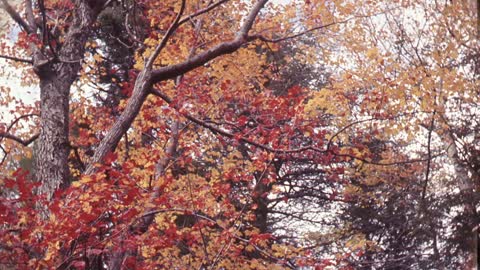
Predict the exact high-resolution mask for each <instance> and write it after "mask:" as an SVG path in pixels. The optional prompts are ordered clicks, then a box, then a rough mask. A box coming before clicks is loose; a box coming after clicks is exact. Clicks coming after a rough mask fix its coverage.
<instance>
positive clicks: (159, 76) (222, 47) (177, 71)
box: [152, 0, 268, 84]
mask: <svg viewBox="0 0 480 270" xmlns="http://www.w3.org/2000/svg"><path fill="white" fill-rule="evenodd" d="M267 1H268V0H260V1H258V2H257V3H256V4H255V6H254V7H253V8H252V10H251V11H250V13H249V14H248V16H247V17H246V18H245V21H244V23H243V25H242V26H241V28H240V30H239V31H238V32H237V35H236V37H235V38H234V39H233V40H231V41H226V42H223V43H221V44H219V45H217V46H215V47H213V48H210V49H208V50H206V51H203V52H201V53H200V54H198V55H195V56H193V57H191V58H189V59H188V60H185V61H184V62H182V63H179V64H176V65H171V66H167V67H163V68H160V69H156V70H154V71H153V72H152V83H153V84H154V83H157V82H160V81H164V80H167V79H170V78H174V77H177V76H179V75H182V74H184V73H187V72H189V71H191V70H193V69H195V68H197V67H200V66H202V65H204V64H205V63H207V62H209V61H210V60H212V59H215V58H217V57H219V56H221V55H224V54H229V53H233V52H235V51H236V50H238V49H239V48H240V47H241V46H242V45H244V44H245V43H247V42H248V41H249V39H248V36H247V35H248V31H249V30H250V29H251V28H252V26H253V22H254V21H255V18H256V17H257V16H258V13H259V12H260V10H261V9H262V8H263V6H264V5H265V4H266V3H267Z"/></svg>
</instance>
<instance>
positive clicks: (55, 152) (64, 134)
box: [33, 0, 104, 199]
mask: <svg viewBox="0 0 480 270" xmlns="http://www.w3.org/2000/svg"><path fill="white" fill-rule="evenodd" d="M103 2H104V1H96V2H92V3H90V2H89V1H80V0H79V1H75V8H76V11H75V12H74V14H75V15H74V18H73V21H72V22H71V25H70V27H69V30H68V33H67V34H66V36H65V42H64V43H63V46H62V48H61V50H60V51H59V52H57V55H45V54H47V51H46V52H42V51H40V50H35V51H34V57H33V61H34V70H35V72H36V74H37V75H38V77H39V79H40V104H41V105H40V106H41V108H40V111H41V113H40V115H41V117H40V137H39V139H38V142H37V148H36V153H35V156H36V160H35V175H34V177H35V179H36V180H37V181H40V182H41V183H42V184H41V186H40V188H39V192H40V193H41V194H45V195H46V196H47V198H48V199H50V198H51V197H52V195H53V193H54V192H55V190H57V189H58V188H59V187H61V186H68V185H69V174H70V173H69V167H68V155H69V152H70V147H69V140H68V134H69V132H68V124H69V99H70V97H69V96H70V87H71V86H72V84H73V82H74V81H75V80H76V79H77V76H78V73H79V71H80V69H81V59H82V57H83V55H84V52H85V43H86V41H87V39H88V38H89V35H90V30H91V27H92V24H93V23H94V22H95V20H96V17H97V15H98V13H99V12H100V8H101V7H102V5H103Z"/></svg>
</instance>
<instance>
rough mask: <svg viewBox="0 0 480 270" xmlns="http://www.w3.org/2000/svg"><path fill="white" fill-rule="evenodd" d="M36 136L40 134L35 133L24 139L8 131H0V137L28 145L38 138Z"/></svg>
mask: <svg viewBox="0 0 480 270" xmlns="http://www.w3.org/2000/svg"><path fill="white" fill-rule="evenodd" d="M38 136H40V134H35V135H33V137H31V138H30V139H28V140H24V139H22V138H20V137H18V136H15V135H12V134H10V133H5V132H0V138H5V139H10V140H13V141H16V142H18V143H20V144H22V145H23V146H28V145H29V144H31V143H32V142H34V141H35V140H36V139H37V138H38Z"/></svg>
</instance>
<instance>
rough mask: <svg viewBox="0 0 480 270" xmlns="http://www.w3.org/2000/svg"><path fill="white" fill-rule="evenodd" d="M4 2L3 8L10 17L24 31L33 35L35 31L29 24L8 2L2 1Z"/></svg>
mask: <svg viewBox="0 0 480 270" xmlns="http://www.w3.org/2000/svg"><path fill="white" fill-rule="evenodd" d="M1 1H2V4H3V5H2V7H1V8H3V9H4V10H5V11H6V12H7V13H8V15H10V17H11V18H12V19H13V20H14V21H15V22H16V23H17V24H18V25H20V26H21V27H22V28H23V30H25V31H26V32H27V33H29V34H30V33H33V32H34V30H33V29H32V28H31V27H30V25H28V23H27V22H26V21H25V20H24V19H23V18H22V17H21V16H20V14H18V12H17V11H16V10H15V9H14V8H13V7H12V6H11V5H10V3H8V1H7V0H1Z"/></svg>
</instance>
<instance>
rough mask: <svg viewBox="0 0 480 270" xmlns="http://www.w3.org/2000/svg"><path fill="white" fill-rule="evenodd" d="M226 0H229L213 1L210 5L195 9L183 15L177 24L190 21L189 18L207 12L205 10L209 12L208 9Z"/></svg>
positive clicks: (226, 0)
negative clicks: (191, 12) (193, 11)
mask: <svg viewBox="0 0 480 270" xmlns="http://www.w3.org/2000/svg"><path fill="white" fill-rule="evenodd" d="M228 1H230V0H220V1H218V2H215V3H213V4H211V5H209V6H207V7H205V8H202V9H200V10H197V11H196V12H195V13H193V14H190V15H188V16H185V17H184V18H182V19H181V20H180V21H179V22H178V24H179V25H182V24H184V23H186V22H188V21H190V20H191V19H193V18H195V17H197V16H200V15H202V14H204V13H207V12H209V11H210V10H212V9H214V8H216V7H218V6H220V5H221V4H223V3H226V2H228Z"/></svg>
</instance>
